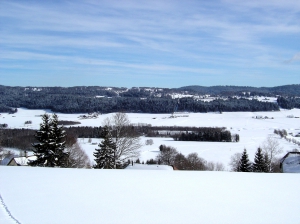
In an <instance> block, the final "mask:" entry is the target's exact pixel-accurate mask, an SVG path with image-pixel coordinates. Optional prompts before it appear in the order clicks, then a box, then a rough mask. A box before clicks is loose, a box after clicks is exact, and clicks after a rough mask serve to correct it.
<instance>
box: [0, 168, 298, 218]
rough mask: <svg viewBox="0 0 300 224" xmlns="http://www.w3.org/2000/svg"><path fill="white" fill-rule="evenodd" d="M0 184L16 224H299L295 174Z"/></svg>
mask: <svg viewBox="0 0 300 224" xmlns="http://www.w3.org/2000/svg"><path fill="white" fill-rule="evenodd" d="M0 179H1V185H0V194H1V196H2V198H3V201H4V203H5V205H6V206H7V209H8V210H9V211H10V212H11V214H12V215H13V216H14V217H15V218H16V219H17V220H18V221H19V223H24V224H25V223H30V224H35V223H38V224H41V223H51V224H53V223H55V224H56V223H64V224H65V223H72V224H74V223H87V224H89V223H122V224H124V223H130V224H134V223H164V224H165V223H272V224H274V223H300V213H299V208H300V200H299V198H300V191H299V187H300V175H299V174H258V173H230V172H192V171H186V172H183V171H155V170H83V169H82V170H80V169H59V168H32V167H4V166H2V167H0ZM1 206H2V205H1ZM0 217H1V219H0V220H1V223H3V224H6V223H16V222H14V221H13V220H12V219H11V218H10V217H9V216H8V215H7V213H6V211H5V210H4V209H3V206H2V207H1V209H0Z"/></svg>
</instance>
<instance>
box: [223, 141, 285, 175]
mask: <svg viewBox="0 0 300 224" xmlns="http://www.w3.org/2000/svg"><path fill="white" fill-rule="evenodd" d="M281 152H282V148H281V147H280V145H279V143H278V141H277V140H276V139H274V138H272V137H268V138H267V139H266V140H265V141H264V142H263V145H262V147H259V148H258V149H257V151H256V153H255V157H254V162H251V161H250V160H249V156H248V153H247V150H246V149H244V151H243V153H236V154H234V155H233V156H232V157H231V161H230V164H229V165H230V166H231V170H232V171H235V172H261V173H271V172H280V169H279V160H278V159H277V158H276V155H278V154H280V153H281Z"/></svg>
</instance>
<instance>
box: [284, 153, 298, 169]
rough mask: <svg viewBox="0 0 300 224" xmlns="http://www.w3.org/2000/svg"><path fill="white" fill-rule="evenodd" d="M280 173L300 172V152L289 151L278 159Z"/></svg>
mask: <svg viewBox="0 0 300 224" xmlns="http://www.w3.org/2000/svg"><path fill="white" fill-rule="evenodd" d="M280 170H281V172H282V173H300V152H289V153H287V154H286V155H285V156H284V157H283V158H282V159H281V160H280Z"/></svg>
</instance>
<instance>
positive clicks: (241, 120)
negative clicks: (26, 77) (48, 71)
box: [0, 108, 300, 169]
mask: <svg viewBox="0 0 300 224" xmlns="http://www.w3.org/2000/svg"><path fill="white" fill-rule="evenodd" d="M45 112H47V113H51V111H49V110H27V109H23V108H19V109H18V113H16V114H5V113H4V114H2V115H1V116H0V124H1V123H7V124H8V126H9V127H10V128H32V129H38V128H39V124H40V123H41V117H39V116H38V115H42V114H44V113H45ZM79 115H82V114H60V113H58V116H59V120H69V121H79V122H81V124H80V125H78V126H101V125H102V123H103V121H104V119H105V118H108V117H111V116H112V114H104V115H99V116H98V118H95V119H80V118H79ZM177 115H178V116H179V117H177V118H170V114H138V113H137V114H136V113H129V114H128V117H129V119H130V121H131V122H132V123H133V124H151V125H153V126H198V127H226V128H227V129H228V130H230V131H231V132H232V133H237V134H239V135H240V142H238V143H235V142H233V143H228V142H226V143H224V142H219V143H215V142H179V141H173V139H171V138H151V139H153V142H154V144H153V145H144V146H143V147H142V148H141V156H140V160H141V161H144V162H146V160H149V159H151V158H155V157H156V155H157V153H158V147H159V145H161V144H165V145H168V146H173V147H175V148H177V150H178V151H180V152H181V153H182V154H184V155H187V154H189V153H192V152H197V153H198V155H199V156H200V157H202V158H204V159H205V160H207V161H213V162H222V163H223V164H224V165H225V167H226V169H229V167H228V163H229V161H230V157H231V156H232V155H233V154H235V153H237V152H242V151H243V149H244V148H246V149H247V152H248V154H249V157H250V160H253V157H254V154H255V152H256V150H257V148H258V147H259V146H260V145H261V144H262V142H263V141H264V140H265V139H266V138H267V137H268V136H269V135H271V136H273V137H274V138H276V139H277V140H278V142H279V143H280V146H281V147H283V153H282V154H281V155H279V156H280V157H282V156H284V155H285V154H286V152H287V151H290V150H292V149H295V148H298V149H299V146H297V145H295V144H293V143H290V142H287V141H286V140H284V139H281V138H280V137H279V136H278V135H274V134H273V132H274V129H286V130H287V132H288V133H292V134H294V135H295V134H297V133H299V132H300V119H299V118H288V116H289V115H293V116H294V117H300V110H299V109H293V110H281V111H279V112H230V113H223V114H217V113H189V114H182V115H185V116H186V115H188V117H183V116H180V114H177ZM256 116H261V117H268V118H274V119H254V118H253V117H256ZM28 120H30V121H32V124H31V125H25V124H24V123H25V121H28ZM146 139H148V138H146V137H142V138H141V142H142V143H145V141H146ZM298 140H299V141H300V138H298ZM100 141H101V140H100V139H92V142H93V143H99V142H100ZM79 143H80V144H81V146H82V148H83V149H84V150H85V151H86V152H87V154H88V155H89V158H90V159H91V161H93V160H94V158H93V152H94V150H95V148H96V147H97V145H92V144H91V143H88V140H87V139H79Z"/></svg>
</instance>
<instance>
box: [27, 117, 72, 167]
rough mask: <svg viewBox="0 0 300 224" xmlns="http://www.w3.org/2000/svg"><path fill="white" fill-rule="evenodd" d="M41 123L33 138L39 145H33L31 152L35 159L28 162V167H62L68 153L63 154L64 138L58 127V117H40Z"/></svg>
mask: <svg viewBox="0 0 300 224" xmlns="http://www.w3.org/2000/svg"><path fill="white" fill-rule="evenodd" d="M42 120H43V122H42V123H41V124H40V130H38V131H37V132H36V135H35V138H36V139H37V140H38V142H39V143H35V144H33V145H32V146H33V147H34V149H33V152H34V155H35V156H36V157H37V159H36V160H34V161H29V162H28V165H30V166H43V167H64V166H65V162H66V160H67V158H68V153H66V152H64V148H65V144H64V143H63V142H62V139H63V138H64V137H65V135H64V131H63V130H62V127H58V117H57V115H56V114H54V115H53V116H52V119H51V118H50V115H48V114H44V115H42Z"/></svg>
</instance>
